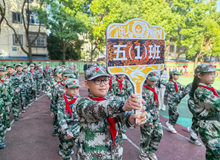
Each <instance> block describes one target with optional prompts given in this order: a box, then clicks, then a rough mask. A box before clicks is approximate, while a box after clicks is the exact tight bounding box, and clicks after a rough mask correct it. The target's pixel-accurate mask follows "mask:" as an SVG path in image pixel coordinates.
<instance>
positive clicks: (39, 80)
mask: <svg viewBox="0 0 220 160" xmlns="http://www.w3.org/2000/svg"><path fill="white" fill-rule="evenodd" d="M35 72H36V80H37V97H40V89H41V88H42V83H43V81H44V75H43V74H44V73H43V71H42V69H41V64H37V69H36V70H35Z"/></svg>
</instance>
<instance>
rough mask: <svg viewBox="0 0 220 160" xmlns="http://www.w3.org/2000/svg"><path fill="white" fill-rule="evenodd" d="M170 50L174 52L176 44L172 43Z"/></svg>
mask: <svg viewBox="0 0 220 160" xmlns="http://www.w3.org/2000/svg"><path fill="white" fill-rule="evenodd" d="M170 52H171V53H173V52H174V45H170Z"/></svg>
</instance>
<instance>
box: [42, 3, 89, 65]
mask: <svg viewBox="0 0 220 160" xmlns="http://www.w3.org/2000/svg"><path fill="white" fill-rule="evenodd" d="M70 1H71V2H73V0H70ZM74 2H76V1H74ZM68 3H70V2H69V1H68ZM68 3H67V2H66V1H61V0H60V1H59V0H47V4H48V8H49V10H48V12H47V18H46V19H42V20H43V22H44V23H45V25H46V26H47V29H49V30H50V31H51V32H52V33H53V35H54V36H55V37H56V38H58V39H59V40H60V43H59V51H60V52H61V53H62V61H63V64H65V60H66V51H67V48H68V47H69V46H70V45H74V44H76V42H77V41H78V36H79V35H80V34H82V33H84V32H86V27H85V25H84V22H83V21H82V20H81V19H80V18H78V17H77V15H78V14H79V13H78V11H79V9H80V8H78V7H77V6H76V7H75V8H73V10H74V12H72V13H74V14H72V13H68V12H66V9H65V8H66V5H67V6H68Z"/></svg>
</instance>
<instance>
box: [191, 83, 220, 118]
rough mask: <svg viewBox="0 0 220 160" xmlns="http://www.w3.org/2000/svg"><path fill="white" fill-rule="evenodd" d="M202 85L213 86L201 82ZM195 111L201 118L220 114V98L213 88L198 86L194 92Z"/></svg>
mask: <svg viewBox="0 0 220 160" xmlns="http://www.w3.org/2000/svg"><path fill="white" fill-rule="evenodd" d="M199 84H200V85H203V86H207V87H211V86H210V85H205V84H203V83H199ZM193 98H194V104H195V108H194V111H195V113H196V115H197V117H198V118H199V119H202V120H205V119H206V118H211V117H216V116H219V115H220V98H219V97H217V96H215V95H214V94H213V92H212V90H209V89H206V88H204V87H197V89H196V90H195V93H194V97H193Z"/></svg>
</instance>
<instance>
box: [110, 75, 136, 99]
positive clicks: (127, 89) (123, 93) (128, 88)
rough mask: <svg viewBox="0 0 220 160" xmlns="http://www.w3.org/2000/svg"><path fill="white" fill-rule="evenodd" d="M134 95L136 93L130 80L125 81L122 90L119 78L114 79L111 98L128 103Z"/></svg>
mask: <svg viewBox="0 0 220 160" xmlns="http://www.w3.org/2000/svg"><path fill="white" fill-rule="evenodd" d="M119 80H120V79H119ZM132 93H134V91H133V86H132V85H131V82H130V81H129V80H127V79H124V80H123V82H122V89H121V90H120V83H119V82H118V81H117V78H114V79H112V89H111V91H110V93H109V96H116V97H118V98H119V99H120V100H122V101H126V100H127V99H128V97H129V96H130V95H131V94H132Z"/></svg>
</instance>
